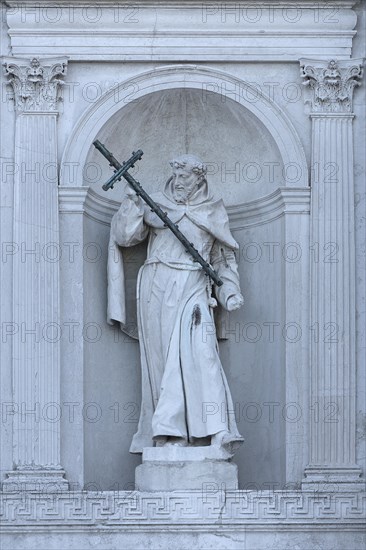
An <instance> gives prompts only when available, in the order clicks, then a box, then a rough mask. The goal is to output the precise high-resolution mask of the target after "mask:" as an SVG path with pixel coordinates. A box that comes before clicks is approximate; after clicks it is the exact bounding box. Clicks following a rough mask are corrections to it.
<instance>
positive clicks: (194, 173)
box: [170, 155, 207, 202]
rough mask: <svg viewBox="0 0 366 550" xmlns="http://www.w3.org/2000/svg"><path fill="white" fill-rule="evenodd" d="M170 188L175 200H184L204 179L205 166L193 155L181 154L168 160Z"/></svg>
mask: <svg viewBox="0 0 366 550" xmlns="http://www.w3.org/2000/svg"><path fill="white" fill-rule="evenodd" d="M170 166H171V167H172V169H173V176H172V189H173V193H174V198H175V200H176V201H177V202H185V201H186V200H187V199H189V198H190V197H191V196H192V195H193V193H194V192H195V191H196V190H197V189H198V188H199V187H200V186H201V185H202V183H203V182H205V181H206V174H207V167H206V165H205V164H204V163H203V162H202V160H201V159H199V158H198V157H196V156H194V155H182V156H180V157H177V158H175V159H173V160H172V161H170Z"/></svg>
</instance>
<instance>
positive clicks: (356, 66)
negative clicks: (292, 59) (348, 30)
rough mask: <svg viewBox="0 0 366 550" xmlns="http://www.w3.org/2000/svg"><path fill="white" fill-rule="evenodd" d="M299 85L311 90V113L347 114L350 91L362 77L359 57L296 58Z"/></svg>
mask: <svg viewBox="0 0 366 550" xmlns="http://www.w3.org/2000/svg"><path fill="white" fill-rule="evenodd" d="M300 67H301V77H302V78H303V79H304V82H303V84H304V85H305V86H308V87H309V88H310V90H311V91H312V97H311V99H309V100H307V101H308V102H310V103H311V106H312V110H313V112H314V113H342V114H343V113H350V112H351V111H352V98H353V90H354V88H355V87H356V86H360V84H361V80H362V76H363V60H362V59H350V60H348V61H338V60H334V59H332V60H330V61H317V60H314V59H300Z"/></svg>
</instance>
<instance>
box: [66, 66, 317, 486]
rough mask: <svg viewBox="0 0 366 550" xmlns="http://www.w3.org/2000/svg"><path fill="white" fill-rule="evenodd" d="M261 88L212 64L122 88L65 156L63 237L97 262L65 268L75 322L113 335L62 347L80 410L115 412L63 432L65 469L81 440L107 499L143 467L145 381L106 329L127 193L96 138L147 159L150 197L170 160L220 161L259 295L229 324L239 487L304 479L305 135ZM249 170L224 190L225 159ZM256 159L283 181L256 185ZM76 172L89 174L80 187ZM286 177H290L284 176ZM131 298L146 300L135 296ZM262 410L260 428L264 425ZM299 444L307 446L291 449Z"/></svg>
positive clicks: (141, 172)
mask: <svg viewBox="0 0 366 550" xmlns="http://www.w3.org/2000/svg"><path fill="white" fill-rule="evenodd" d="M243 87H245V89H246V90H247V93H245V94H244V93H241V90H242V89H244V88H243ZM227 89H230V90H231V91H232V90H233V89H237V90H238V92H237V94H236V95H235V94H234V96H233V93H231V94H230V96H228V97H227V96H225V94H223V93H222V92H223V91H225V90H227ZM250 90H251V89H250V86H247V85H246V84H245V83H244V82H242V81H239V80H238V79H236V78H234V77H232V76H230V75H227V74H225V73H221V72H219V71H212V70H210V69H206V68H203V67H195V66H175V67H166V68H162V69H157V70H153V71H149V72H147V73H143V74H141V75H139V76H137V77H135V78H134V79H133V80H132V79H131V80H129V81H126V82H125V83H123V84H120V85H119V86H118V87H117V88H114V89H112V90H110V91H109V92H107V93H106V94H105V95H104V96H103V97H102V98H101V99H100V100H99V101H98V102H96V103H95V104H94V105H93V106H92V107H91V108H90V109H88V110H87V111H86V112H85V113H84V114H83V115H82V116H81V118H80V120H79V122H78V123H77V125H76V127H75V129H74V131H73V133H72V134H71V136H70V139H69V141H68V144H67V146H66V148H65V151H64V155H63V161H62V172H61V187H60V193H59V195H60V214H61V215H60V220H61V224H60V230H61V241H62V242H65V243H74V242H76V243H79V244H80V245H81V246H80V247H79V250H83V251H84V255H81V254H79V255H77V254H75V258H76V259H75V262H74V263H73V264H70V263H68V262H67V260H66V259H65V260H64V262H63V263H62V265H61V288H62V296H61V303H62V311H63V319H64V321H65V322H67V323H69V322H70V320H71V321H72V322H77V323H79V324H80V325H81V326H83V327H84V326H90V327H91V328H93V327H97V329H99V331H100V338H99V335H98V334H97V335H96V340H95V341H91V342H89V341H88V340H85V339H84V340H82V341H81V342H80V344H79V345H80V350H79V351H78V353H76V352H75V345H74V343H72V342H66V343H65V342H64V343H62V350H61V351H62V353H61V356H62V359H61V361H62V373H63V386H62V396H63V397H64V400H65V401H68V400H71V399H70V395H73V396H74V400H75V401H77V400H78V399H80V395H82V396H83V399H84V401H85V402H87V403H89V402H92V403H98V405H99V406H100V407H101V410H102V411H103V415H102V416H101V419H100V421H99V422H97V423H92V422H86V423H84V425H80V426H75V427H74V426H73V430H74V432H75V434H76V435H67V434H69V431H70V426H69V425H67V426H65V427H64V434H65V437H68V438H69V439H68V441H69V442H68V443H66V446H68V448H69V455H68V453H67V452H66V451H65V453H64V455H65V456H64V461H63V463H64V464H65V467H66V468H67V469H68V471H71V470H72V469H73V468H74V469H75V465H74V461H73V460H71V459H70V460H69V462H68V459H67V456H72V452H73V449H74V447H75V440H77V441H82V442H83V443H82V444H81V443H80V449H81V451H80V454H82V455H83V468H82V474H80V476H81V477H83V479H84V481H85V482H86V483H91V482H93V483H96V484H97V485H96V487H100V488H101V489H107V488H110V487H114V486H115V483H116V482H118V484H119V487H120V488H121V487H122V488H126V487H129V485H128V484H129V483H130V482H131V481H132V480H133V479H134V469H135V467H136V465H137V464H138V462H139V458H138V457H136V456H132V455H129V453H128V448H129V445H130V441H131V437H132V434H133V433H134V431H135V430H136V423H137V418H138V408H139V403H140V388H141V380H140V369H139V351H138V346H137V345H136V341H135V340H132V339H131V338H129V337H128V336H126V335H125V334H123V333H122V332H121V331H119V329H118V330H114V329H112V328H111V327H110V326H109V325H107V322H106V308H107V305H106V297H107V292H106V265H107V261H106V255H107V251H108V238H109V224H110V220H111V217H112V215H113V213H114V212H115V211H116V209H117V208H118V205H119V200H120V196H121V193H122V185H120V184H118V185H116V189H115V190H113V191H109V192H108V193H105V192H104V191H103V190H102V189H101V185H102V183H103V182H104V180H105V179H106V178H107V177H108V176H109V175H110V173H111V170H110V168H109V167H108V163H107V161H106V160H105V159H104V158H103V157H102V156H101V155H100V154H99V153H98V152H97V151H96V150H95V148H94V147H93V145H92V143H93V141H94V140H95V139H97V138H98V139H100V141H102V142H104V143H105V144H106V145H107V146H108V147H109V148H110V149H111V151H112V152H113V153H114V155H115V156H116V157H117V158H118V159H119V160H120V161H122V160H125V159H127V158H128V157H129V156H130V154H131V152H132V150H133V149H135V148H141V149H143V150H144V156H143V158H142V160H141V161H140V162H139V163H138V165H137V167H136V172H135V174H136V178H137V179H139V180H140V181H141V183H142V184H143V185H144V187H145V188H146V190H147V191H150V192H151V191H154V190H156V189H157V187H159V186H161V185H162V184H163V183H164V182H165V180H166V179H167V177H168V175H169V172H170V167H169V164H168V161H169V160H170V158H171V156H172V155H174V154H175V153H181V152H183V153H184V152H187V151H190V152H194V153H197V154H199V155H200V156H202V157H203V159H204V160H205V161H206V162H208V163H209V164H210V162H211V161H212V160H213V162H216V163H217V166H216V168H217V167H218V171H216V173H214V169H212V166H210V169H211V173H210V178H209V181H210V184H211V185H212V186H214V187H215V188H216V189H218V190H219V191H220V193H221V194H222V195H223V198H224V200H225V201H226V204H227V206H228V212H229V218H230V224H231V228H232V231H233V235H234V238H235V239H236V240H237V242H238V243H239V247H240V249H239V253H238V264H239V272H240V279H241V284H242V289H243V291H244V294H245V298H246V304H245V307H244V308H243V309H241V310H240V311H238V312H234V313H232V314H231V315H230V318H229V320H228V324H227V327H226V328H227V332H228V339H227V340H226V341H223V342H222V343H221V344H220V346H221V357H222V360H223V364H224V368H225V370H226V373H227V376H228V380H229V385H230V387H231V390H232V394H233V399H234V403H235V406H236V408H237V412H236V414H237V416H238V425H239V430H240V431H241V433H243V435H244V437H245V438H246V442H247V444H246V445H244V446H243V447H242V448H241V449H240V450H239V451H238V453H237V455H236V458H235V460H236V462H237V464H238V467H239V482H240V486H241V487H242V488H245V487H247V484H248V483H250V482H255V483H258V484H259V485H258V486H259V487H261V486H264V484H265V483H266V482H268V480H271V481H273V482H276V483H279V484H284V483H285V482H288V481H291V482H292V481H294V482H298V481H299V480H301V476H302V472H303V467H304V464H303V456H304V448H303V441H305V440H306V438H305V435H304V433H305V432H304V430H305V421H303V419H300V420H299V422H297V423H296V424H294V423H291V422H285V421H284V420H283V416H282V415H281V411H283V407H285V405H286V403H287V402H296V403H299V404H300V406H301V407H303V405H304V403H305V402H306V395H307V394H306V386H305V383H304V381H303V376H304V372H305V370H304V369H303V365H304V364H306V362H307V359H306V352H305V351H304V350H306V349H307V345H306V338H307V335H306V334H304V335H303V336H302V338H301V339H299V340H296V341H293V334H292V333H291V332H290V334H289V337H287V333H286V332H285V333H284V332H283V331H284V330H285V331H286V327H287V326H288V325H289V324H290V325H289V326H290V329H291V327H294V326H295V327H297V326H300V327H301V326H307V325H308V318H307V309H306V299H307V281H308V266H309V259H308V248H309V243H308V238H309V228H308V218H309V216H308V214H309V198H310V197H309V188H308V178H307V166H306V162H305V155H304V151H303V148H302V145H301V143H300V140H299V137H298V135H297V134H296V132H295V130H294V128H293V126H292V124H291V122H290V121H289V120H288V119H287V117H286V115H285V114H284V113H283V111H281V109H279V107H277V106H276V105H275V104H274V103H273V102H272V101H270V100H269V99H268V98H266V97H264V96H261V97H259V98H258V99H257V101H249V98H250V97H252V98H253V97H254V94H255V93H256V91H255V90H252V96H250V94H249V91H250ZM236 162H239V164H240V166H239V168H240V180H239V182H237V181H235V173H234V174H230V173H228V172H227V173H226V174H225V176H226V181H223V175H224V174H223V171H222V166H221V163H224V164H225V167H224V168H226V170H227V171H228V170H234V169H235V163H236ZM249 162H253V163H257V164H259V165H260V166H261V167H263V166H264V163H265V162H267V163H269V164H270V163H272V166H274V165H275V163H278V164H279V166H278V168H279V171H278V174H277V176H278V177H276V178H275V177H272V178H271V177H268V172H267V174H266V175H267V177H264V176H263V177H262V179H261V180H260V181H258V182H252V183H249V182H245V181H243V177H242V175H243V172H242V169H243V166H245V164H248V163H249ZM93 163H96V164H97V165H98V166H99V167H100V168H101V172H100V173H99V174H98V177H96V178H95V181H94V182H93V183H91V182H88V181H86V180H85V179H83V172H84V174H85V166H88V165H90V166H91V168H93ZM291 164H293V165H295V166H296V169H297V171H298V178H297V179H294V180H293V181H291V180H292V174H291V170H288V171H287V170H286V167H287V168H288V167H289V166H291ZM70 166H72V167H76V168H77V172H76V174H75V173H73V176H74V177H73V179H71V178H70V170H69V169H68V167H70ZM214 168H215V167H214ZM284 168H285V170H283V169H284ZM281 173H282V175H283V174H285V175H286V174H288V175H289V176H290V178H288V177H287V178H286V177H284V178H282V177H281ZM91 174H92V172H91ZM75 176H76V177H75ZM83 184H84V185H83ZM288 243H290V244H291V243H292V248H291V249H290V251H289V254H290V256H291V253H292V252H293V251H294V250H295V251H296V253H297V254H298V257H299V261H295V262H293V261H292V258H291V257H290V260H287V259H286V258H287V257H286V255H284V252H285V253H286V251H287V248H286V247H287V244H288ZM294 243H295V244H296V248H295V249H294V247H293V245H294ZM141 246H142V245H141ZM95 250H97V251H98V250H99V251H100V256H98V258H96V260H95V261H94V260H93V259H91V260H89V261H88V259H87V255H88V251H89V252H90V254H91V255H93V254H94V251H95ZM77 251H78V248H77V247H76V252H77ZM135 253H136V252H135V251H132V250H131V251H130V255H129V256H128V258H126V262H125V263H126V266H125V267H126V280H127V279H128V278H129V277H130V271H131V273H132V272H133V270H134V269H135V259H136V258H135ZM132 279H133V280H135V274H133V277H132V275H131V277H130V280H132ZM129 299H130V300H131V301H132V302H134V301H135V293H134V292H133V291H131V292H130V293H129ZM117 328H118V327H117ZM283 334H285V336H286V338H285V337H284V336H283ZM91 336H92V337H93V338H94V334H93V333H92V334H91ZM290 380H296V383H292V384H291V383H289V381H290ZM75 381H76V382H75ZM253 403H254V404H255V405H253ZM268 403H275V404H278V406H277V405H276V407H277V408H276V411H280V414H278V415H277V416H276V419H275V422H272V420H271V419H269V417H268V414H267V413H268ZM116 404H117V405H116ZM248 404H249V405H248ZM115 406H118V407H119V409H117V412H118V413H119V414H116V411H115ZM248 407H249V408H248ZM253 407H254V408H253ZM255 407H257V408H258V411H259V412H258V420H255V421H253V419H252V416H251V415H252V414H253V411H254V412H256V411H257V409H255ZM304 410H305V409H304ZM111 415H112V416H111ZM116 418H117V419H118V421H116ZM64 440H65V438H64ZM286 441H291V442H295V443H292V444H291V446H290V447H286V445H285V442H286ZM287 448H288V449H289V451H288V452H287ZM105 449H108V453H105ZM284 449H286V451H284ZM294 456H295V457H296V460H295V459H294V458H293V457H294ZM122 464H123V468H122V467H121V465H122Z"/></svg>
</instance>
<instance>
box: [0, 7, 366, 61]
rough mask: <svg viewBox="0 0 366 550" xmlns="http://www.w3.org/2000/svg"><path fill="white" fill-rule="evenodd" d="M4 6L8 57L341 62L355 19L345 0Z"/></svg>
mask: <svg viewBox="0 0 366 550" xmlns="http://www.w3.org/2000/svg"><path fill="white" fill-rule="evenodd" d="M8 5H9V10H8V12H7V23H8V27H9V30H8V33H9V36H10V39H11V47H12V52H13V53H14V55H17V56H35V55H39V56H50V55H54V54H55V53H59V54H60V55H68V56H69V57H70V60H78V61H82V60H96V61H97V60H110V61H179V62H189V61H203V60H204V61H230V62H233V61H234V62H235V61H237V62H240V61H244V60H245V61H278V60H281V61H297V60H298V59H299V57H301V56H306V57H315V58H316V57H317V56H318V55H319V52H322V56H329V57H330V58H331V57H333V56H336V57H337V58H339V59H348V58H349V57H350V56H351V51H352V40H353V37H354V35H355V34H356V31H355V30H354V28H355V26H356V22H357V15H356V13H355V12H354V11H352V7H353V6H354V5H355V2H353V1H339V2H332V3H331V6H328V5H326V4H324V3H323V4H322V3H318V2H314V1H311V2H310V1H309V2H307V1H305V2H301V3H299V2H294V1H283V2H278V3H277V2H276V3H274V2H272V1H266V2H257V3H255V2H248V1H244V2H243V1H242V2H238V3H230V2H227V3H225V2H216V3H215V2H197V1H192V0H182V1H181V2H179V1H172V0H169V1H168V0H167V1H158V2H153V1H148V0H145V1H142V2H136V3H135V4H134V3H133V2H130V1H128V2H126V1H124V2H110V1H104V2H103V1H101V2H97V3H95V4H93V3H92V2H90V1H85V2H84V1H79V2H71V1H64V2H62V1H61V2H58V3H57V4H56V5H54V4H53V3H52V2H48V1H43V2H42V1H40V2H33V1H31V2H29V3H27V4H26V5H25V4H24V1H23V2H21V1H20V2H18V1H15V0H12V1H9V2H8ZM25 6H26V7H25ZM32 6H33V8H32ZM26 10H28V11H26ZM171 10H177V12H179V13H177V14H172V13H171ZM172 18H173V20H172ZM35 36H36V37H37V40H35Z"/></svg>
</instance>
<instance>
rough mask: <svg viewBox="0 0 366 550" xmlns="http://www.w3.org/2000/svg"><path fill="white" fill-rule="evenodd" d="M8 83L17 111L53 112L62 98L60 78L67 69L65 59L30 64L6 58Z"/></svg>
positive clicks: (25, 61)
mask: <svg viewBox="0 0 366 550" xmlns="http://www.w3.org/2000/svg"><path fill="white" fill-rule="evenodd" d="M3 65H4V69H5V75H6V76H7V77H8V84H10V85H11V86H12V88H13V92H14V98H13V99H14V101H15V108H16V110H17V111H18V112H21V113H23V112H26V113H29V112H39V113H44V112H45V111H47V112H54V111H56V109H57V102H58V101H59V100H60V99H61V97H60V95H59V91H60V86H62V85H63V81H62V80H61V78H62V77H63V76H65V74H66V70H67V59H66V58H54V59H42V60H41V61H40V60H39V59H38V58H36V57H34V58H32V59H30V60H29V61H28V60H26V59H19V58H16V57H14V58H13V57H7V58H4V61H3Z"/></svg>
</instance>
